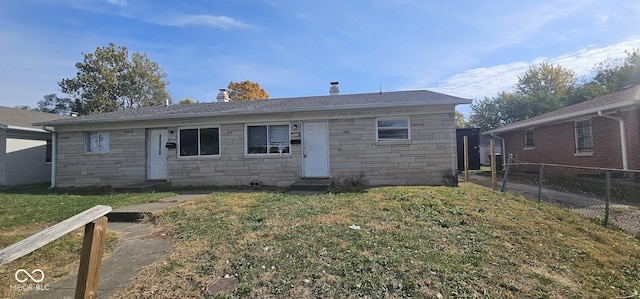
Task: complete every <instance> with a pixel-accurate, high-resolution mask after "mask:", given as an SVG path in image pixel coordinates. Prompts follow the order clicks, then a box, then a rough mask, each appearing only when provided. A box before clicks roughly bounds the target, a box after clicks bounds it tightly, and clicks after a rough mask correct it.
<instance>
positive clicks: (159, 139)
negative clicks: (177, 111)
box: [147, 129, 169, 180]
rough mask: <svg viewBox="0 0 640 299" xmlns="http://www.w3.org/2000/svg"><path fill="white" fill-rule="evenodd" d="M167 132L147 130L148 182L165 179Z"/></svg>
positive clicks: (163, 130) (164, 130)
mask: <svg viewBox="0 0 640 299" xmlns="http://www.w3.org/2000/svg"><path fill="white" fill-rule="evenodd" d="M168 135H169V132H168V131H167V130H166V129H160V130H157V129H154V130H149V139H148V144H149V146H148V150H149V152H148V153H147V155H148V157H149V158H148V161H147V162H148V164H147V165H148V169H149V174H148V177H149V179H150V180H166V179H167V148H166V144H167V138H168Z"/></svg>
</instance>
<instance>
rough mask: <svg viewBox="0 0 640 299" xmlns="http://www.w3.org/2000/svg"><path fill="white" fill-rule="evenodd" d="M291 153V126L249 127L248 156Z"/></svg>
mask: <svg viewBox="0 0 640 299" xmlns="http://www.w3.org/2000/svg"><path fill="white" fill-rule="evenodd" d="M280 153H289V125H262V126H247V154H280Z"/></svg>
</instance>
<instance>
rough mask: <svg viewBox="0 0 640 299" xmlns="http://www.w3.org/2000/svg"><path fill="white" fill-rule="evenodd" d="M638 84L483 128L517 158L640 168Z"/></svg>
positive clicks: (639, 92) (639, 90)
mask: <svg viewBox="0 0 640 299" xmlns="http://www.w3.org/2000/svg"><path fill="white" fill-rule="evenodd" d="M639 107H640V85H637V86H632V87H629V88H626V89H624V90H621V91H618V92H614V93H611V94H608V95H604V96H601V97H598V98H595V99H592V100H589V101H585V102H582V103H578V104H575V105H572V106H568V107H564V108H562V109H559V110H556V111H552V112H549V113H546V114H542V115H539V116H536V117H532V118H529V119H526V120H523V121H520V122H516V123H513V124H510V125H507V126H504V127H500V128H498V129H495V130H491V131H488V132H485V133H483V134H485V135H494V136H500V137H502V138H504V148H505V151H504V152H505V153H506V155H507V156H509V155H513V157H514V158H515V159H516V160H517V161H519V162H532V163H552V164H563V165H575V166H586V167H598V168H614V169H632V170H640V111H639Z"/></svg>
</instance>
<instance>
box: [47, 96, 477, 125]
mask: <svg viewBox="0 0 640 299" xmlns="http://www.w3.org/2000/svg"><path fill="white" fill-rule="evenodd" d="M470 103H471V100H470V99H463V98H459V97H454V96H450V95H445V94H441V93H436V92H432V91H428V90H416V91H397V92H384V93H366V94H345V95H333V96H313V97H298V98H281V99H268V100H256V101H238V102H227V103H224V102H223V103H218V102H214V103H199V104H183V105H171V106H168V107H165V106H147V107H140V108H135V109H124V110H120V111H116V112H110V113H101V114H96V115H87V116H82V117H77V118H71V119H64V120H54V121H45V122H40V123H39V124H41V125H50V126H55V125H61V124H80V123H108V122H121V121H131V120H150V119H178V118H195V117H205V116H221V115H249V114H262V113H279V112H303V111H333V110H344V109H358V108H377V107H380V108H383V107H400V106H425V105H451V104H453V105H456V104H470Z"/></svg>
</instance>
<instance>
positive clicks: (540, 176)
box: [538, 164, 544, 203]
mask: <svg viewBox="0 0 640 299" xmlns="http://www.w3.org/2000/svg"><path fill="white" fill-rule="evenodd" d="M543 172H544V164H540V170H538V203H540V202H541V200H542V181H543V179H544V175H543Z"/></svg>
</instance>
